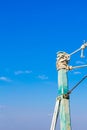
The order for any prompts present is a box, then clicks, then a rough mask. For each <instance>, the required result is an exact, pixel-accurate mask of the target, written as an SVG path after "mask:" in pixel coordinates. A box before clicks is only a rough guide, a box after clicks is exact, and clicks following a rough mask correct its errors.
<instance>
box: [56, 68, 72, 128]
mask: <svg viewBox="0 0 87 130" xmlns="http://www.w3.org/2000/svg"><path fill="white" fill-rule="evenodd" d="M67 92H68V81H67V70H66V69H60V70H59V71H58V93H59V95H61V105H60V130H71V120H70V106H69V99H65V98H63V95H64V94H66V93H67Z"/></svg>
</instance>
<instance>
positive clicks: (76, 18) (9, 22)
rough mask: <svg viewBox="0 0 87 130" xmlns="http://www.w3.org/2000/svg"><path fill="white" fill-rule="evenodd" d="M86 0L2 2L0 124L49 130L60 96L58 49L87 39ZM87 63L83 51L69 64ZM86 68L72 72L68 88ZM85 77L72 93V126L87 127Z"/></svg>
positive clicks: (14, 129) (11, 129)
mask: <svg viewBox="0 0 87 130" xmlns="http://www.w3.org/2000/svg"><path fill="white" fill-rule="evenodd" d="M86 6H87V2H86V1H85V0H83V1H81V0H80V1H78V0H77V1H75V0H73V1H69V0H67V1H64V0H62V1H59V0H55V1H53V0H51V1H50V0H41V1H40V0H37V1H35V0H32V1H29V0H21V1H20V0H13V1H11V0H8V1H6V0H3V1H0V129H1V130H48V129H49V128H50V125H51V118H52V113H53V109H54V104H55V99H56V96H57V95H58V87H57V71H56V52H57V51H65V52H67V53H71V52H73V51H74V50H76V49H78V48H79V47H80V46H81V45H82V44H83V40H87V7H86ZM86 63H87V50H85V58H84V59H81V58H80V52H79V53H77V54H75V55H73V56H72V57H71V60H70V65H72V66H74V65H82V64H86ZM86 71H87V68H84V69H76V70H72V71H70V72H69V76H68V77H69V88H72V87H73V85H75V84H76V83H77V82H78V81H79V80H80V79H81V78H82V77H83V76H84V75H86ZM86 83H87V80H85V81H84V83H82V84H81V85H80V86H79V88H77V89H76V90H75V91H74V92H73V94H71V98H70V101H71V102H70V105H71V121H72V129H76V130H82V129H84V130H86V129H87V123H86V120H87V116H86V110H87V104H86V98H87V94H86V92H87V88H86Z"/></svg>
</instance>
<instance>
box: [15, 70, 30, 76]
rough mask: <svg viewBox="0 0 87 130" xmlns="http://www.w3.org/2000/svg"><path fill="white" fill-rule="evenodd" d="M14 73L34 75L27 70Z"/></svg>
mask: <svg viewBox="0 0 87 130" xmlns="http://www.w3.org/2000/svg"><path fill="white" fill-rule="evenodd" d="M14 73H15V75H20V74H30V73H32V71H29V70H25V71H22V70H18V71H15V72H14Z"/></svg>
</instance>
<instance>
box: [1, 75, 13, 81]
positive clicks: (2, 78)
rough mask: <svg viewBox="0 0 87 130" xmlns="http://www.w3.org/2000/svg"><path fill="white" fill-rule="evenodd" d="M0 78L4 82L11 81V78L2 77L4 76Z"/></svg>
mask: <svg viewBox="0 0 87 130" xmlns="http://www.w3.org/2000/svg"><path fill="white" fill-rule="evenodd" d="M0 80H1V81H5V82H11V81H12V80H11V79H9V78H7V77H4V76H2V77H0Z"/></svg>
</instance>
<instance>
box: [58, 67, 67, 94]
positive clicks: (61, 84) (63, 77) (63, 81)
mask: <svg viewBox="0 0 87 130" xmlns="http://www.w3.org/2000/svg"><path fill="white" fill-rule="evenodd" d="M67 92H68V81H67V71H66V69H61V70H59V71H58V94H59V95H62V94H66V93H67Z"/></svg>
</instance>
